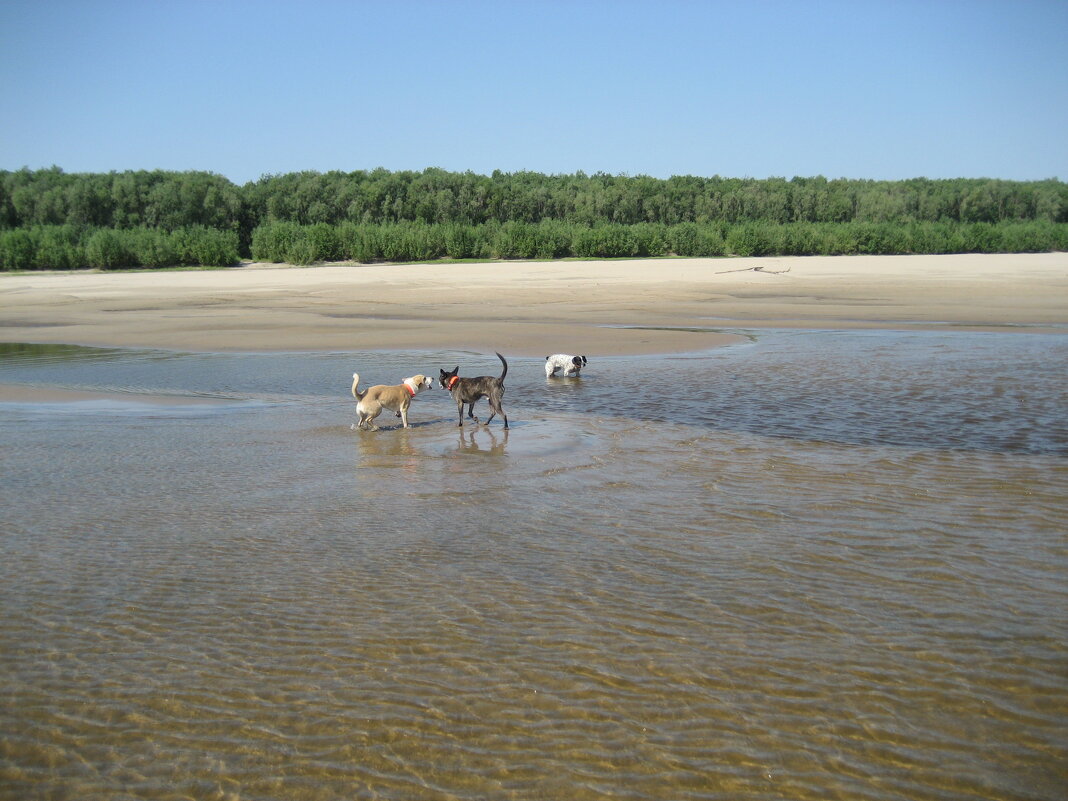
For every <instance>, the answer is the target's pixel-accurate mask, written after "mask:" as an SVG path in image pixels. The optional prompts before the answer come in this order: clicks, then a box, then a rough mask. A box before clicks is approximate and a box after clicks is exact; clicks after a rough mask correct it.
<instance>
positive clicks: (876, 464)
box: [0, 330, 1068, 801]
mask: <svg viewBox="0 0 1068 801" xmlns="http://www.w3.org/2000/svg"><path fill="white" fill-rule="evenodd" d="M741 333H743V334H745V336H746V339H745V341H744V342H743V343H742V344H738V345H734V346H730V347H725V348H719V349H716V350H712V351H707V352H703V353H693V354H686V355H681V356H664V357H641V358H630V357H628V358H606V357H597V356H596V355H593V354H587V355H589V356H590V364H589V366H588V367H587V369H586V370H585V371H584V372H583V375H582V377H581V378H579V379H550V380H546V379H545V377H544V373H543V371H542V366H541V361H540V360H539V359H524V358H511V359H510V360H509V361H510V370H509V374H508V378H507V380H506V385H507V393H506V395H505V398H504V408H505V410H506V411H507V413H508V416H509V420H510V423H511V428H510V429H509V430H507V431H505V430H504V429H503V427H502V426H501V424H500V419H499V418H498V419H496V420H494V421H493V422H492V423H491V424H490V425H489V426H473V425H470V424H469V425H467V426H465V427H464V428H463V429H458V428H457V426H456V420H455V407H454V406H452V404H451V401H450V400H449V398H448V396H447V394H446V393H445V392H443V391H441V390H439V389H438V388H437V387H435V388H434V389H433V390H432V391H430V392H426V393H423V394H422V395H420V396H419V397H418V398H416V399H415V401H414V403H413V406H412V410H411V412H410V420H411V422H412V423H413V426H412V427H411V428H409V429H399V428H395V427H394V426H395V424H396V423H397V422H399V421H397V420H395V419H394V418H392V417H391V416H388V413H387V415H383V417H382V418H379V421H378V422H379V423H380V424H382V425H383V428H382V430H380V431H378V432H361V431H354V430H352V429H351V427H350V426H351V423H352V422H353V419H354V413H353V402H352V399H351V396H349V395H348V391H349V383H350V381H351V374H352V373H353V372H354V371H359V373H360V375H361V377H362V380H363V382H364V385H369V384H372V383H395V382H397V381H398V380H399V379H400V378H402V377H405V376H408V375H412V374H414V373H426V374H428V375H431V376H432V377H434V378H435V379H436V378H437V375H438V369H439V368H442V367H444V368H446V369H449V368H451V367H453V366H455V365H457V364H459V365H460V367H461V375H476V374H492V375H497V374H498V372H499V368H500V365H499V362H498V361H497V359H496V357H494V356H493V355H492V354H474V353H462V352H455V351H441V352H430V351H428V352H422V353H361V352H353V353H301V354H278V353H272V354H266V353H261V354H232V353H228V354H221V353H175V352H167V351H140V350H107V349H89V348H77V347H64V346H29V345H25V346H23V345H10V346H5V347H3V348H2V355H0V384H6V385H21V386H23V387H31V388H40V389H42V390H45V391H47V392H51V391H52V390H56V389H60V390H64V389H65V390H78V391H80V392H83V393H84V392H98V393H100V396H99V397H88V398H87V397H85V396H72V397H79V398H80V399H78V400H75V401H70V402H62V401H60V400H58V399H48V401H47V402H38V403H27V402H7V403H3V404H0V426H2V431H3V438H2V442H0V458H2V465H3V466H2V468H0V469H2V481H0V508H2V510H3V520H2V523H0V526H2V529H0V557H2V559H0V609H2V620H0V685H2V696H0V698H2V701H0V797H2V798H5V799H8V798H10V799H117V798H145V799H215V798H217V799H234V800H236V799H244V800H247V799H339V798H345V799H364V798H366V799H607V798H612V799H739V798H746V799H801V800H802V801H804V800H806V799H813V800H815V799H820V800H821V801H822V800H823V799H834V798H840V799H910V800H913V801H914V800H915V799H980V798H981V799H1036V800H1037V799H1042V800H1043V801H1046V800H1050V799H1058V798H1061V797H1063V796H1064V793H1065V789H1066V776H1068V538H1066V533H1065V532H1066V528H1068V397H1066V396H1068V382H1066V378H1065V375H1066V372H1065V367H1066V365H1068V338H1066V337H1064V336H1058V335H1045V334H1038V333H1019V332H1014V333H966V332H958V331H951V330H947V331H935V332H918V331H909V332H890V331H860V332H833V331H762V332H741ZM435 383H436V382H435ZM144 394H151V395H154V396H155V397H154V398H152V399H150V400H149V399H146V398H145V397H144ZM43 397H47V396H43ZM480 411H481V412H482V413H483V417H485V416H486V414H487V413H488V412H487V409H486V405H485V401H482V402H481V403H480Z"/></svg>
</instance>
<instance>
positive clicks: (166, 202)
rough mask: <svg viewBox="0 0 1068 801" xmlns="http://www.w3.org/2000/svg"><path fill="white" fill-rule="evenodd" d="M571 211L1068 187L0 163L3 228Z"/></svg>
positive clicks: (794, 214)
mask: <svg viewBox="0 0 1068 801" xmlns="http://www.w3.org/2000/svg"><path fill="white" fill-rule="evenodd" d="M543 220H560V221H563V222H569V223H577V224H582V225H587V226H597V225H601V224H603V223H618V224H622V225H634V224H637V223H660V224H664V225H677V224H679V223H684V222H697V223H712V222H726V223H733V224H737V223H777V224H786V223H796V222H836V223H837V222H891V223H911V222H964V223H975V222H987V223H998V222H1006V221H1010V220H1017V221H1024V220H1045V221H1048V222H1068V184H1065V183H1063V182H1061V181H1059V180H1056V179H1050V180H1045V181H1002V180H995V179H985V178H979V179H965V178H961V179H952V180H929V179H926V178H916V179H911V180H904V181H871V180H848V179H837V180H828V179H826V178H824V177H822V176H817V177H813V178H800V177H795V178H792V179H790V180H786V179H784V178H768V179H761V180H757V179H748V178H745V179H743V178H722V177H719V176H714V177H711V178H701V177H696V176H674V177H672V178H667V179H658V178H651V177H649V176H633V177H631V176H623V175H607V174H603V173H598V174H595V175H586V174H585V173H581V172H579V173H575V174H572V175H545V174H542V173H534V172H516V173H502V172H494V173H493V174H492V175H478V174H475V173H472V172H464V173H457V172H447V171H445V170H440V169H427V170H423V171H422V172H415V171H405V172H390V171H389V170H384V169H377V170H371V171H362V170H361V171H356V172H338V171H335V172H327V173H319V172H300V173H288V174H284V175H266V176H264V177H263V178H261V179H259V180H258V181H253V182H249V183H247V184H245V185H244V186H241V187H239V186H237V185H235V184H233V183H231V182H230V181H229V180H227V179H226V178H225V177H223V176H220V175H215V174H212V173H205V172H164V171H159V170H157V171H137V172H112V173H85V174H70V173H65V172H63V170H61V169H59V168H57V167H53V168H51V169H46V170H29V169H22V170H17V171H0V229H6V228H20V227H28V226H33V225H63V224H71V225H89V226H97V227H102V228H138V227H142V226H143V227H149V228H163V229H165V230H174V229H177V228H185V227H189V226H193V225H203V226H207V227H209V228H219V229H223V230H229V231H234V232H236V233H238V235H239V238H240V239H241V241H242V244H243V246H244V247H247V246H248V245H249V244H250V238H251V232H252V231H253V229H255V228H256V227H257V226H259V225H262V224H263V223H266V222H275V221H286V222H295V223H300V224H301V225H311V224H314V223H328V224H330V225H337V224H340V223H343V222H354V223H378V224H382V223H396V222H424V223H439V224H443V223H463V224H466V225H477V224H481V223H488V222H499V223H503V222H527V223H537V222H541V221H543Z"/></svg>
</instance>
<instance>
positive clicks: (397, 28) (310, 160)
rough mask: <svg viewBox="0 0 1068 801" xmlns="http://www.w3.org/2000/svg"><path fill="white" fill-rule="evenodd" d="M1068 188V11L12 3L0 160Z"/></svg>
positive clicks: (7, 5) (16, 164) (496, 3)
mask: <svg viewBox="0 0 1068 801" xmlns="http://www.w3.org/2000/svg"><path fill="white" fill-rule="evenodd" d="M53 164H54V165H57V166H59V167H62V168H63V169H64V170H65V171H67V172H109V171H111V170H118V171H121V170H129V169H156V168H159V169H168V170H209V171H212V172H215V173H219V174H221V175H225V176H227V177H228V178H230V179H231V180H232V181H234V182H236V183H239V184H240V183H244V182H246V181H250V180H255V179H257V178H258V177H260V176H261V175H263V174H265V173H286V172H295V171H299V170H318V171H322V172H325V171H327V170H344V171H351V170H359V169H373V168H375V167H385V168H387V169H389V170H422V169H424V168H426V167H441V168H444V169H446V170H450V171H460V172H462V171H466V170H471V171H473V172H476V173H483V174H489V173H491V172H493V170H497V169H499V170H502V171H504V172H515V171H518V170H533V171H536V172H543V173H572V172H575V171H578V170H583V171H585V172H587V173H595V172H606V173H611V174H627V175H642V174H645V175H651V176H654V177H658V178H666V177H669V176H671V175H702V176H711V175H721V176H725V177H752V178H766V177H769V176H782V177H786V178H790V177H793V176H795V175H800V176H813V175H824V176H826V177H828V178H838V177H846V178H875V179H891V180H895V179H902V178H910V177H917V176H926V177H929V178H957V177H993V178H1005V179H1014V180H1032V179H1042V178H1052V177H1058V178H1060V179H1061V180H1068V0H1000V1H998V0H918V1H917V2H913V1H912V0H899V1H891V0H884V1H883V2H874V1H871V2H867V1H866V0H845V1H844V2H839V1H838V0H795V1H794V2H778V1H776V0H733V2H719V0H705V1H704V2H702V1H701V0H655V2H643V1H639V0H633V1H628V0H613V1H612V2H608V1H607V0H605V1H604V2H595V1H593V0H590V1H586V0H575V2H564V1H563V0H525V1H523V2H511V1H510V0H485V2H483V0H441V1H440V2H430V1H429V0H381V2H370V1H369V0H368V1H366V2H361V1H360V0H349V1H348V2H326V1H325V0H323V1H321V0H293V1H292V2H282V1H281V0H66V1H64V0H0V169H9V170H14V169H19V168H21V167H30V168H31V169H40V168H43V167H49V166H51V165H53Z"/></svg>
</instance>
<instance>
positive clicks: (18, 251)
mask: <svg viewBox="0 0 1068 801" xmlns="http://www.w3.org/2000/svg"><path fill="white" fill-rule="evenodd" d="M36 249H37V248H36V244H35V243H34V241H33V236H32V235H31V234H30V232H29V231H27V230H25V229H22V228H16V229H14V230H12V231H0V265H2V266H3V268H4V269H5V270H32V269H33V268H34V267H36V266H37V265H36V260H35V253H36Z"/></svg>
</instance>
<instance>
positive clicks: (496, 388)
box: [439, 353, 508, 428]
mask: <svg viewBox="0 0 1068 801" xmlns="http://www.w3.org/2000/svg"><path fill="white" fill-rule="evenodd" d="M497 358H498V359H500V360H501V364H503V365H504V371H503V372H502V373H501V377H500V378H494V377H493V376H491V375H480V376H478V377H477V378H460V376H458V375H457V373H458V372H460V367H459V366H457V367H456V368H455V369H453V370H452V372H449V373H446V372H445V371H444V370H439V372H440V373H441V379H440V380H441V388H442V389H447V390H448V391H449V392H450V393H451V394H452V399H453V400H454V401H456V411H457V412H458V413H459V415H460V425H461V426H463V424H464V404H465V403H466V404H467V416H468V417H470V418H471V419H472V420H474V421H475V422H476V423H477V422H478V418H477V417H475V415H474V408H475V401H477V400H478V399H479V398H486V399H488V400H489V407H490V416H489V420H486V425H489V423H490V420H492V419H493V418H494V417H495V416H497V415H498V414H499V415H500V416H501V417H503V418H504V427H505V428H508V415H506V414H505V413H504V409H503V408H502V407H501V398H503V397H504V377H505V376H506V375H508V362H506V361H505V360H504V357H503V356H501V354H499V353H498V354H497Z"/></svg>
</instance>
